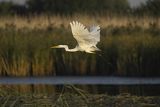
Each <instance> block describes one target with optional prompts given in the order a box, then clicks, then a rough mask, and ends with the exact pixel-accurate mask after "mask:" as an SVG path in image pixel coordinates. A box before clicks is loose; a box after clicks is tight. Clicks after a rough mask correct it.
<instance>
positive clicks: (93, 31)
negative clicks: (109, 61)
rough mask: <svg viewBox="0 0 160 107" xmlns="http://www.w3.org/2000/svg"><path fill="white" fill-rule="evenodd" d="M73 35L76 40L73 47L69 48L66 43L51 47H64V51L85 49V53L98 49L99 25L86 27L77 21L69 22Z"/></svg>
mask: <svg viewBox="0 0 160 107" xmlns="http://www.w3.org/2000/svg"><path fill="white" fill-rule="evenodd" d="M70 25H71V30H72V34H73V37H74V38H75V39H76V40H77V43H78V44H77V46H76V47H75V48H74V49H69V48H68V46H67V45H58V46H53V47H51V48H65V50H66V51H69V52H75V51H85V52H87V53H94V52H95V51H100V49H99V48H97V46H96V45H97V43H98V42H99V41H100V27H99V26H92V27H90V28H89V29H87V28H86V27H85V26H84V25H83V24H81V23H79V22H78V21H73V22H71V23H70Z"/></svg>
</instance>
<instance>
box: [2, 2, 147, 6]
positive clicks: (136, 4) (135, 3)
mask: <svg viewBox="0 0 160 107" xmlns="http://www.w3.org/2000/svg"><path fill="white" fill-rule="evenodd" d="M0 1H13V2H15V3H18V4H25V1H26V0H0ZM128 1H129V3H130V5H131V6H132V7H135V6H139V5H140V4H141V3H145V2H146V0H128Z"/></svg>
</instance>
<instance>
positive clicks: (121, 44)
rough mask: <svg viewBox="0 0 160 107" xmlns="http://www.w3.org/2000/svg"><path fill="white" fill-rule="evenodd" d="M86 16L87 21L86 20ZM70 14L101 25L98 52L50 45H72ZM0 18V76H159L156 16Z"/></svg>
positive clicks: (159, 52)
mask: <svg viewBox="0 0 160 107" xmlns="http://www.w3.org/2000/svg"><path fill="white" fill-rule="evenodd" d="M89 18H90V19H91V20H87V19H89ZM73 19H75V20H80V21H82V22H84V23H85V22H86V23H87V25H88V24H90V23H93V22H95V23H99V24H100V25H102V30H101V35H102V36H101V42H100V43H99V44H98V47H100V48H101V50H102V52H100V53H97V54H86V53H84V52H76V53H67V52H65V51H64V50H63V49H51V48H50V47H51V46H53V45H58V44H67V45H69V46H70V48H73V47H74V46H75V45H76V41H75V40H74V38H73V37H72V34H71V31H70V28H69V24H68V23H69V21H71V20H73ZM0 20H1V21H2V23H1V24H0V38H1V39H0V75H1V76H54V75H122V76H159V75H160V72H159V71H160V68H159V65H160V44H159V42H160V36H159V35H160V31H159V21H158V19H152V18H148V17H143V18H140V19H139V20H138V19H136V18H134V17H124V18H119V19H118V17H114V18H113V19H111V18H109V17H108V18H107V17H105V16H101V17H98V16H95V17H90V16H87V15H84V16H82V17H80V18H79V17H78V16H66V17H62V16H61V17H60V16H50V17H47V16H40V17H37V16H34V17H33V18H31V17H17V16H15V17H14V18H10V17H8V18H6V19H5V18H3V17H1V18H0ZM18 20H19V23H18ZM121 20H122V22H121ZM141 21H142V22H141ZM156 21H157V22H156ZM40 22H41V23H40ZM143 22H144V23H143ZM44 23H46V25H45V24H44ZM27 24H28V25H27ZM39 24H42V25H39Z"/></svg>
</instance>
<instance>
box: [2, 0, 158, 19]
mask: <svg viewBox="0 0 160 107" xmlns="http://www.w3.org/2000/svg"><path fill="white" fill-rule="evenodd" d="M159 11H160V0H148V1H147V3H145V4H142V5H141V6H140V7H137V8H134V9H132V8H131V7H130V5H129V3H128V0H27V1H26V4H25V5H18V4H14V3H12V2H1V3H0V15H10V14H11V15H13V14H18V15H26V14H60V15H68V14H69V15H72V14H74V13H78V14H80V13H86V14H97V13H98V14H102V15H104V14H118V15H119V14H130V13H134V14H137V15H141V13H143V14H147V15H154V16H159V15H160V12H159Z"/></svg>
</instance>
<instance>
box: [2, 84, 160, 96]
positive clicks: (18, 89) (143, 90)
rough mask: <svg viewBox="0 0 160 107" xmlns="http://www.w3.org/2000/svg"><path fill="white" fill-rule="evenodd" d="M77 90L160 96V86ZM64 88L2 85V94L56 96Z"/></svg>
mask: <svg viewBox="0 0 160 107" xmlns="http://www.w3.org/2000/svg"><path fill="white" fill-rule="evenodd" d="M74 87H76V88H77V89H81V90H83V91H85V92H86V93H93V94H97V93H99V94H102V93H103V94H104V93H105V94H109V95H118V94H122V93H130V94H132V95H140V96H141V95H147V96H152V95H156V96H158V95H160V91H159V90H160V85H134V86H125V85H123V86H111V85H110V86H108V85H74ZM62 88H64V87H63V86H62V85H56V86H54V85H42V84H41V85H0V93H4V92H5V93H13V94H14V93H22V94H32V93H34V94H46V95H54V94H57V93H60V92H61V91H62ZM65 90H67V92H70V91H72V89H71V88H69V87H67V86H65Z"/></svg>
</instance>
